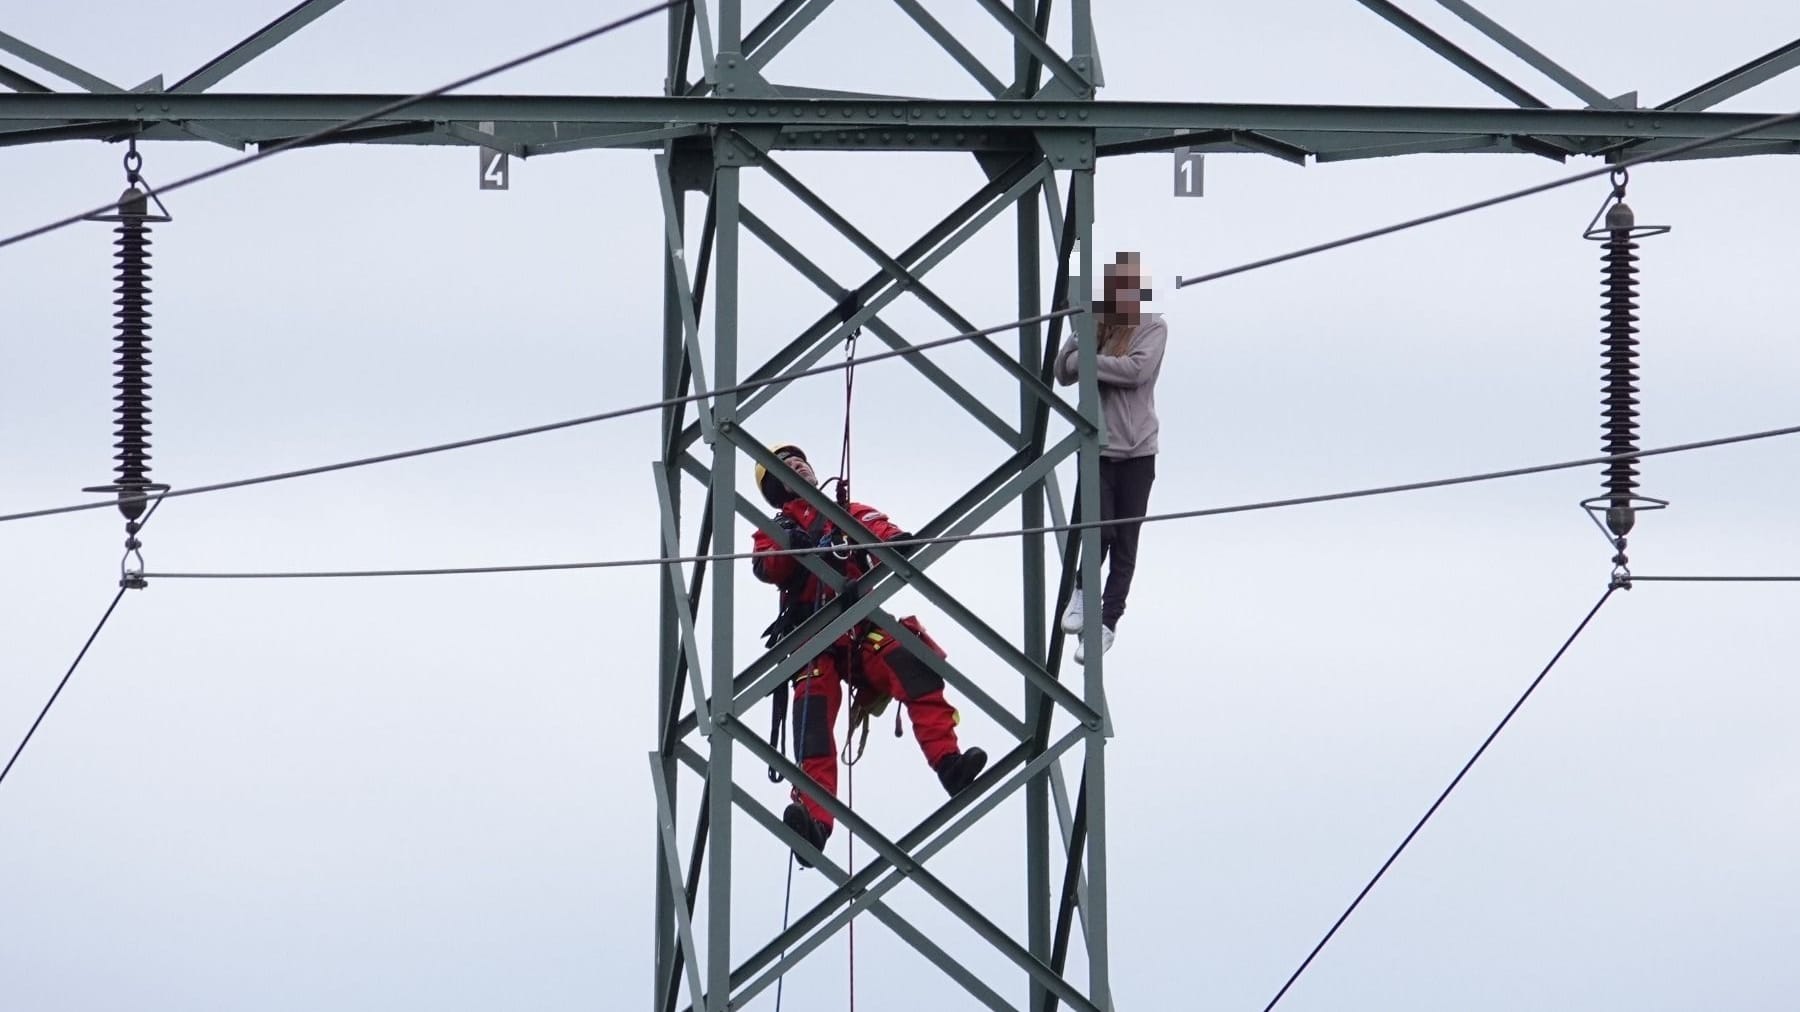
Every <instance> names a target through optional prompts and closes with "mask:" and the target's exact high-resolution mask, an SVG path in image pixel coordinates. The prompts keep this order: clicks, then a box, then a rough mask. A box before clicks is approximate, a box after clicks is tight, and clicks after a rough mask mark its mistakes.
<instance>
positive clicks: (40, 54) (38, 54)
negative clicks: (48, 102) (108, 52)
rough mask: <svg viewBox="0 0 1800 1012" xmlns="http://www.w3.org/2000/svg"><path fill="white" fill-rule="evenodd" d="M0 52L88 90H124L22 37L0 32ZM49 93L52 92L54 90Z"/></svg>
mask: <svg viewBox="0 0 1800 1012" xmlns="http://www.w3.org/2000/svg"><path fill="white" fill-rule="evenodd" d="M0 52H7V53H11V54H13V55H14V56H16V57H18V58H19V59H21V60H24V61H25V62H26V63H29V64H31V65H32V66H34V67H36V68H38V69H39V70H48V71H49V72H50V73H52V74H55V75H56V76H57V77H60V78H62V79H63V80H65V81H67V82H69V83H70V84H75V85H80V86H81V87H83V88H86V89H87V90H88V91H92V92H101V93H114V92H122V91H124V90H125V89H123V88H121V87H119V86H118V85H116V84H114V83H112V82H111V81H108V80H105V79H104V78H101V77H97V76H95V75H93V74H90V73H88V72H87V71H85V70H82V69H81V68H80V67H77V66H75V65H74V64H73V63H69V62H67V61H65V60H59V59H57V58H56V57H54V56H51V55H50V54H49V53H46V52H44V51H43V50H42V49H39V48H38V47H36V46H34V45H32V44H31V43H29V42H26V41H25V40H23V39H18V38H14V37H13V36H11V35H8V34H6V33H5V32H0ZM51 94H54V92H52V93H51ZM93 118H95V119H107V118H109V117H104V116H98V117H93ZM121 118H122V117H121Z"/></svg>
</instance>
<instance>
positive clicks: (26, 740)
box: [0, 501, 162, 783]
mask: <svg viewBox="0 0 1800 1012" xmlns="http://www.w3.org/2000/svg"><path fill="white" fill-rule="evenodd" d="M161 505H162V503H161V502H160V501H159V502H156V503H154V504H152V505H151V507H150V510H149V512H147V513H145V514H144V520H143V522H142V523H140V524H138V530H140V531H142V530H143V529H144V528H145V527H148V526H149V525H150V520H151V518H153V517H155V516H156V510H157V508H158V507H160V506H161ZM129 589H131V587H130V585H128V584H127V583H126V582H125V581H124V580H123V579H121V580H120V581H119V592H118V593H117V594H114V595H113V599H112V602H111V603H110V604H108V605H107V606H106V611H104V612H102V613H101V615H100V621H99V622H97V623H95V625H94V631H93V632H91V633H88V638H87V641H86V642H84V643H82V644H81V650H80V652H78V653H77V654H76V655H75V660H74V661H72V662H70V664H69V670H67V671H65V672H63V676H62V681H60V682H57V683H56V689H55V691H53V692H51V693H50V698H49V699H47V700H45V701H44V708H43V709H41V710H39V711H38V715H37V719H36V720H34V721H32V722H31V727H29V728H27V729H26V731H25V737H23V738H21V739H19V747H18V748H15V749H13V754H12V758H10V759H8V760H6V768H5V769H0V783H5V782H6V775H7V774H8V773H11V772H12V768H13V764H14V763H16V762H18V761H19V756H20V755H22V754H24V752H25V746H26V745H29V744H31V736H32V735H34V734H36V733H37V729H38V725H40V724H42V723H43V722H44V718H45V717H47V716H49V715H50V708H51V707H52V706H55V705H56V699H57V697H58V696H61V695H62V690H63V687H64V686H66V685H68V684H69V679H70V678H71V677H73V676H74V674H75V669H76V668H78V667H80V666H81V661H82V659H83V658H85V657H86V656H87V652H88V648H90V647H92V646H93V645H94V641H95V640H97V639H99V638H100V630H102V629H104V628H106V620H107V619H110V618H112V614H113V611H114V609H116V608H118V607H119V602H120V601H121V600H123V599H124V597H125V591H127V590H129Z"/></svg>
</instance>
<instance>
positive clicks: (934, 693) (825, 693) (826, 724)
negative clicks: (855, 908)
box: [751, 497, 958, 826]
mask: <svg viewBox="0 0 1800 1012" xmlns="http://www.w3.org/2000/svg"><path fill="white" fill-rule="evenodd" d="M848 512H849V513H850V515H851V516H852V517H855V518H856V520H857V521H858V522H859V523H861V524H862V525H863V526H864V527H867V528H868V529H869V531H870V532H871V533H873V534H874V535H875V536H876V537H878V538H880V539H881V540H883V541H892V540H894V539H896V538H902V537H907V536H908V535H907V534H906V532H905V531H904V530H902V529H901V528H899V527H897V526H895V525H894V523H893V521H891V520H889V519H888V518H887V515H886V514H884V513H882V512H880V511H879V510H876V509H874V508H873V507H870V506H865V505H863V504H862V503H854V502H853V503H851V504H850V505H849V507H848ZM776 521H777V522H778V523H780V524H781V526H782V529H783V533H785V534H787V535H788V542H787V543H786V544H781V543H778V542H777V541H776V540H775V539H774V538H771V537H769V536H768V535H767V534H764V533H763V532H762V531H760V530H758V531H757V532H756V536H755V538H754V543H755V551H756V552H757V555H756V556H755V558H753V559H752V561H751V568H752V570H753V571H754V572H755V573H756V578H757V579H759V580H761V581H763V582H764V583H772V584H774V585H776V586H777V587H779V588H781V609H782V614H783V615H786V616H789V617H790V618H791V620H792V623H793V624H794V625H798V624H799V623H800V622H802V621H805V620H806V618H808V617H810V616H811V615H812V614H813V613H814V612H816V611H817V610H818V609H820V608H822V607H825V606H826V605H827V604H828V603H829V602H830V601H831V600H832V598H833V597H834V594H833V592H832V590H831V588H830V587H827V586H826V585H825V584H824V583H823V582H821V581H820V580H819V578H818V577H817V576H815V575H814V574H813V573H812V572H811V571H810V570H808V569H807V568H806V567H805V566H804V565H802V564H801V563H800V561H799V560H798V559H797V558H796V557H794V556H791V555H763V554H762V553H764V552H771V551H779V550H782V549H786V548H799V547H811V546H813V545H820V544H831V543H832V541H833V537H834V535H836V534H837V528H835V527H833V526H832V524H831V522H830V521H828V520H826V519H825V518H824V517H822V516H820V515H819V511H818V510H817V509H815V508H814V507H813V506H812V504H810V503H808V502H806V501H805V500H804V499H800V498H797V497H796V498H794V499H790V500H789V501H788V503H787V505H785V506H783V507H782V508H781V512H780V513H778V514H776ZM820 557H821V558H827V557H826V556H823V555H821V556H820ZM831 565H832V568H834V569H837V568H840V567H841V570H842V572H843V574H844V577H845V579H846V580H854V579H856V578H857V577H859V576H862V575H863V574H864V573H865V572H866V571H867V569H868V568H869V567H871V566H872V565H873V560H867V557H866V556H865V555H864V554H863V553H861V552H852V553H851V554H850V557H849V559H847V560H841V561H840V560H838V559H835V558H833V559H831ZM900 624H901V625H903V626H905V627H906V628H907V629H909V630H911V631H912V632H913V633H914V634H916V635H917V636H918V637H919V639H920V640H922V641H924V643H925V645H926V646H927V647H930V648H931V649H932V650H933V651H934V652H936V654H937V655H938V656H939V657H943V656H946V655H945V653H944V650H943V648H942V647H940V646H938V645H937V643H936V641H934V640H933V639H932V638H931V636H930V635H929V634H927V633H926V632H925V627H924V626H922V625H920V624H919V621H918V619H915V618H912V617H910V616H908V617H906V618H903V619H901V620H900ZM846 665H848V668H849V670H847V671H846V670H844V668H845V666H846ZM845 681H847V682H849V683H850V687H851V688H852V689H854V690H856V692H857V693H859V694H863V693H875V694H877V695H881V696H891V697H893V698H894V699H897V700H899V701H900V703H901V705H903V706H904V707H905V708H906V715H907V717H908V719H910V720H911V722H912V728H913V736H914V737H915V738H917V739H918V741H919V748H920V750H922V751H923V752H924V753H925V761H926V762H927V763H929V764H930V765H931V767H932V768H933V769H936V768H937V766H938V763H940V762H942V761H943V760H944V759H945V758H947V757H949V756H953V755H956V754H957V752H958V748H957V743H956V724H957V714H956V710H955V709H954V708H952V707H951V706H950V704H949V703H948V702H947V701H945V699H944V680H943V678H942V677H940V676H939V675H938V673H937V672H936V671H933V670H932V669H931V667H930V666H929V665H927V664H926V663H925V662H924V661H922V660H920V659H919V658H917V657H915V656H913V655H912V654H911V653H910V652H908V651H907V649H906V648H905V647H903V646H901V645H900V643H899V641H898V640H896V639H894V637H893V634H892V633H890V632H888V631H885V630H882V629H879V628H877V627H876V626H875V625H874V624H872V623H869V622H859V623H857V625H856V627H855V628H853V629H852V630H851V631H850V632H847V633H845V634H844V635H842V636H840V637H838V638H837V640H836V641H835V642H834V643H833V644H832V649H830V650H828V651H826V652H825V653H823V654H820V655H819V656H818V657H815V658H813V660H812V662H811V663H810V664H808V665H807V666H805V667H803V668H801V669H800V670H799V671H798V672H797V673H795V675H794V696H793V701H794V702H793V706H794V709H793V730H792V734H793V737H794V754H795V756H797V757H798V758H799V760H800V766H801V768H802V769H804V770H805V771H806V775H807V776H809V777H811V778H812V779H813V780H814V781H816V782H817V783H818V784H819V786H821V787H823V788H825V790H827V791H829V792H830V793H831V794H832V796H834V797H835V796H836V795H837V773H838V770H837V767H838V747H837V734H836V730H835V729H836V726H837V716H838V709H839V707H840V706H841V705H842V703H843V687H842V684H841V683H842V682H845ZM792 793H793V798H794V800H795V801H797V802H799V803H800V804H801V805H804V806H805V807H806V810H807V812H808V813H809V814H811V815H812V817H813V818H814V819H817V820H818V821H820V822H822V823H824V824H825V825H826V826H830V825H831V824H832V818H831V815H830V813H828V812H826V811H825V809H824V808H822V807H821V806H820V805H819V804H818V803H817V802H816V801H814V800H813V799H812V798H810V797H808V796H806V794H805V793H803V792H802V791H800V790H799V789H797V788H796V789H794V791H793V792H792Z"/></svg>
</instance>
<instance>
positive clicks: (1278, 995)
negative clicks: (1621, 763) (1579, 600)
mask: <svg viewBox="0 0 1800 1012" xmlns="http://www.w3.org/2000/svg"><path fill="white" fill-rule="evenodd" d="M1617 589H1618V587H1617V586H1609V587H1607V588H1606V590H1605V591H1604V592H1602V593H1601V595H1600V600H1598V601H1595V602H1594V606H1593V607H1592V608H1590V609H1588V613H1587V615H1586V616H1585V617H1583V618H1582V620H1581V624H1579V625H1577V626H1576V627H1575V631H1574V632H1572V633H1570V634H1569V638H1568V639H1566V640H1564V641H1563V645H1562V646H1561V647H1558V648H1557V651H1556V654H1555V656H1553V657H1551V658H1550V663H1548V664H1546V665H1544V670H1542V671H1540V672H1538V676H1537V677H1536V678H1534V679H1532V680H1531V684H1530V685H1528V686H1526V687H1525V692H1524V694H1523V695H1521V696H1519V699H1518V702H1516V703H1514V704H1513V705H1512V709H1510V710H1507V711H1506V716H1504V717H1501V718H1500V723H1498V724H1496V725H1494V729H1493V730H1492V731H1489V732H1488V736H1487V738H1485V739H1484V740H1483V741H1482V743H1481V747H1480V748H1477V749H1476V750H1475V754H1474V755H1472V756H1470V757H1469V761H1468V762H1466V763H1463V767H1462V769H1460V770H1458V771H1457V773H1456V776H1455V778H1453V779H1452V780H1451V781H1450V786H1448V787H1446V788H1444V790H1443V793H1441V794H1439V795H1438V796H1437V800H1436V801H1433V802H1432V803H1431V807H1430V808H1427V809H1426V810H1425V814H1424V815H1422V816H1420V817H1419V821H1418V822H1416V823H1414V824H1413V828H1412V830H1411V831H1410V832H1408V833H1407V834H1406V838H1405V839H1403V840H1401V841H1400V846H1398V847H1395V848H1394V852H1393V853H1392V854H1389V855H1388V859H1387V860H1386V861H1383V862H1382V863H1381V867H1380V868H1379V869H1377V870H1376V872H1375V877H1374V878H1371V879H1369V884H1368V885H1365V886H1363V887H1362V891H1361V892H1359V893H1357V894H1356V898H1355V899H1353V900H1351V901H1350V906H1349V907H1347V908H1345V910H1344V912H1343V913H1342V914H1339V915H1338V919H1337V920H1336V921H1335V922H1334V923H1333V924H1332V925H1331V929H1330V930H1329V931H1327V932H1325V937H1323V938H1321V939H1319V944H1317V945H1315V946H1313V949H1312V951H1311V952H1309V953H1307V954H1306V958H1305V959H1303V960H1301V961H1300V965H1299V967H1297V968H1296V969H1295V970H1294V972H1293V974H1292V975H1290V976H1289V977H1288V979H1287V983H1285V984H1283V985H1281V990H1279V991H1277V992H1275V997H1273V998H1271V999H1269V1004H1267V1005H1265V1006H1263V1012H1270V1010H1271V1009H1273V1008H1274V1007H1275V1006H1276V1004H1277V1003H1279V1002H1280V1001H1281V999H1282V996H1283V995H1286V994H1287V993H1288V989H1289V988H1291V987H1293V986H1294V982H1295V981H1297V980H1299V979H1300V975H1301V974H1302V973H1305V972H1306V968H1307V967H1308V966H1311V965H1312V961H1313V958H1314V957H1316V956H1317V955H1318V954H1319V951H1320V950H1321V949H1323V948H1325V943H1327V942H1329V941H1331V937H1332V936H1333V935H1335V934H1337V931H1338V929H1339V928H1341V927H1343V926H1344V922H1345V921H1347V920H1349V919H1350V915H1351V914H1353V913H1355V912H1356V908H1357V906H1359V905H1360V904H1361V903H1362V901H1363V897H1365V896H1367V895H1369V890H1371V889H1374V888H1375V883H1377V882H1380V881H1381V876H1383V875H1385V874H1387V870H1388V869H1389V868H1391V867H1393V864H1394V861H1395V860H1397V859H1398V858H1399V857H1400V854H1401V852H1402V851H1404V850H1406V846H1407V844H1409V843H1412V842H1413V837H1415V836H1418V835H1419V830H1421V829H1424V828H1425V823H1427V822H1429V821H1431V817H1432V816H1433V815H1435V814H1437V810H1438V808H1439V807H1440V806H1442V805H1443V803H1444V801H1445V799H1447V798H1449V797H1450V792H1451V791H1454V790H1456V785H1457V784H1460V783H1462V780H1463V777H1465V776H1467V775H1468V773H1469V770H1471V769H1473V768H1474V766H1475V763H1476V761H1477V760H1479V759H1480V758H1481V756H1482V754H1483V753H1484V752H1486V751H1487V749H1488V746H1489V745H1492V744H1493V743H1494V739H1495V738H1498V737H1500V732H1501V731H1504V730H1506V725H1507V723H1508V722H1510V721H1511V720H1512V719H1513V715H1514V714H1516V713H1518V712H1519V708H1520V707H1522V706H1524V705H1525V701H1526V700H1527V699H1530V698H1531V694H1532V693H1533V692H1535V691H1537V687H1538V686H1539V685H1540V684H1542V683H1543V681H1544V678H1545V677H1546V676H1548V675H1549V674H1550V670H1551V669H1552V668H1554V667H1556V662H1557V661H1560V660H1562V657H1563V654H1565V653H1567V652H1568V650H1569V647H1570V646H1572V645H1574V643H1575V638H1576V637H1577V636H1580V635H1581V631H1582V630H1583V629H1586V628H1587V627H1588V623H1589V622H1591V621H1592V620H1593V618H1594V616H1595V615H1597V614H1599V612H1600V606H1601V605H1603V604H1605V603H1606V602H1607V601H1608V600H1609V599H1610V598H1611V597H1612V594H1613V591H1615V590H1617Z"/></svg>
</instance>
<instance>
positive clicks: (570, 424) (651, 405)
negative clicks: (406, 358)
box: [0, 309, 1087, 523]
mask: <svg viewBox="0 0 1800 1012" xmlns="http://www.w3.org/2000/svg"><path fill="white" fill-rule="evenodd" d="M1086 311H1087V310H1085V309H1059V310H1057V311H1056V312H1054V313H1045V314H1042V315H1040V316H1032V317H1028V318H1026V319H1023V320H1014V321H1012V322H1010V323H1002V324H998V325H996V326H992V327H985V328H983V329H981V330H971V331H967V332H964V333H961V334H952V335H950V336H949V337H942V338H938V339H936V340H932V341H922V342H920V343H918V344H914V345H910V346H908V347H905V348H896V349H894V350H891V351H882V352H876V353H875V354H872V355H863V356H861V357H858V358H855V359H850V360H846V361H843V362H832V363H829V364H826V365H819V366H813V367H811V368H808V369H802V370H800V371H798V372H794V373H789V374H787V375H783V376H775V377H771V378H769V379H763V380H749V381H746V382H743V383H739V384H736V385H735V386H729V387H722V388H720V389H717V390H707V391H702V392H700V393H692V394H683V395H682V396H680V397H665V398H663V399H662V400H659V401H649V402H647V403H644V404H638V405H634V406H632V407H628V408H614V409H612V410H610V411H602V412H600V413H598V414H592V415H582V416H580V417H577V418H565V419H562V420H561V421H555V422H545V423H543V424H541V425H531V426H527V427H525V428H523V429H512V430H509V431H506V432H497V433H493V434H491V435H486V436H473V437H470V438H468V439H458V440H455V441H453V442H449V443H437V444H434V445H432V446H422V447H418V448H416V449H411V450H396V451H394V452H392V453H381V454H376V455H375V456H372V457H359V458H357V459H355V460H345V461H339V462H337V463H333V464H320V465H317V466H314V467H303V468H299V469H297V470H293V471H279V472H276V473H274V474H265V475H259V476H257V477H254V478H239V479H236V480H233V481H221V482H216V483H214V484H210V485H194V486H190V487H188V488H176V489H170V490H168V491H166V492H153V493H146V494H144V495H143V496H142V497H134V496H121V497H119V498H118V499H116V500H115V499H108V500H105V501H102V502H85V503H77V504H74V505H70V506H52V507H48V508H45V509H36V510H26V511H24V512H22V513H5V514H0V523H8V522H11V521H14V520H30V519H33V518H35V517H48V516H57V515H59V514H63V513H79V512H81V511H83V510H92V509H105V508H107V507H109V506H114V505H117V504H118V503H121V502H126V503H128V502H134V501H141V500H148V499H174V498H177V497H179V496H188V495H202V494H204V493H209V492H223V491H226V490H227V489H234V488H244V487H246V486H249V485H266V484H268V483H270V482H276V481H287V480H289V479H292V478H305V477H310V476H312V475H315V474H329V473H331V472H333V471H347V470H350V469H351V468H357V467H367V466H369V465H371V464H386V463H389V462H392V461H396V460H407V459H410V458H412V457H424V456H429V455H430V454H434V453H444V452H446V451H449V450H461V449H466V448H468V447H471V446H483V445H485V444H488V443H499V442H504V441H506V440H509V439H519V438H522V437H525V436H536V435H541V434H543V433H546V432H555V431H558V430H560V429H572V428H577V427H580V426H583V425H593V424H595V423H597V422H606V421H612V420H614V419H618V418H624V417H626V416H628V415H636V414H643V413H644V412H648V411H656V410H660V409H662V408H669V407H674V406H676V405H678V404H688V403H692V402H694V401H703V400H706V399H708V398H712V397H717V396H720V395H721V394H733V393H742V392H744V391H746V390H755V389H758V388H760V387H765V386H773V385H775V384H778V383H788V382H791V381H793V380H798V379H805V378H807V377H810V376H819V375H823V374H825V373H830V372H837V371H840V370H843V369H849V368H854V367H856V366H858V365H866V364H868V363H870V362H880V361H883V360H885V359H891V358H900V357H903V356H906V355H913V354H917V353H919V352H924V351H931V350H932V349H935V348H942V347H944V346H945V345H950V344H955V343H957V342H959V341H968V340H973V339H975V338H978V337H987V336H989V335H991V334H996V333H1000V332H1001V331H1006V330H1013V329H1016V328H1019V327H1026V326H1030V325H1032V324H1037V323H1043V322H1045V321H1048V320H1054V319H1057V318H1059V317H1063V316H1070V315H1073V314H1076V313H1083V312H1086Z"/></svg>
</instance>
